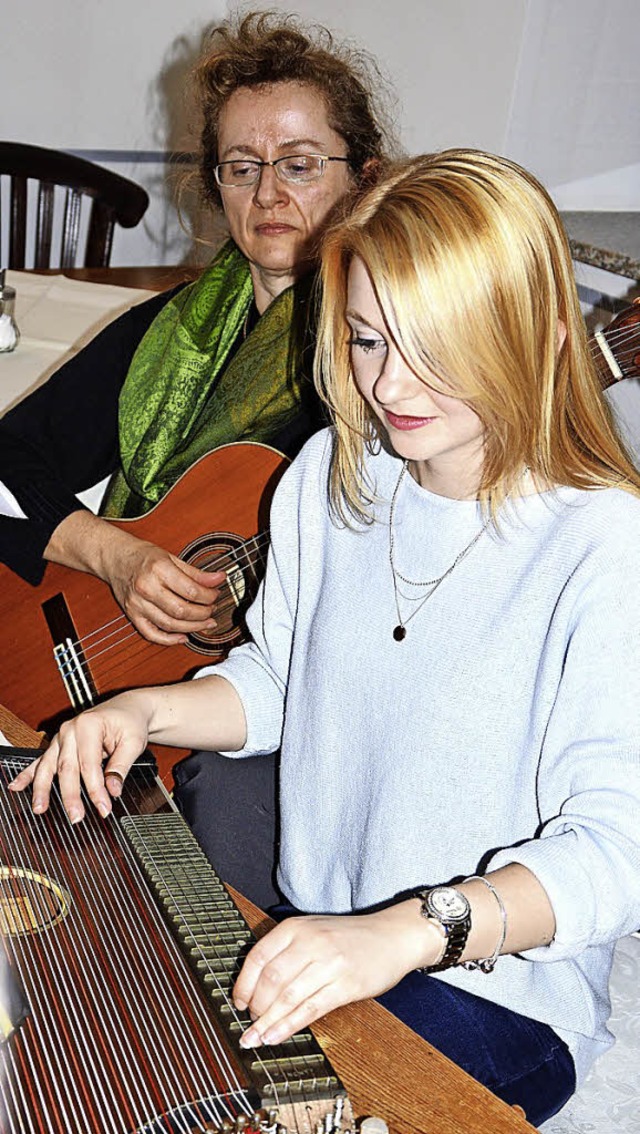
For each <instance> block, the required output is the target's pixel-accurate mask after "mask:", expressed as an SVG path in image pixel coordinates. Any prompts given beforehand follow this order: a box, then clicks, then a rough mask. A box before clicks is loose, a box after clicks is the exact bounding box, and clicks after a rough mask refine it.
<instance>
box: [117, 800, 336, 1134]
mask: <svg viewBox="0 0 640 1134" xmlns="http://www.w3.org/2000/svg"><path fill="white" fill-rule="evenodd" d="M127 786H128V785H127V781H126V780H125V788H127ZM133 790H134V789H133V785H132V786H131V794H133ZM121 803H122V804H123V807H125V808H126V804H125V803H124V802H123V799H122V797H121ZM126 814H127V816H128V818H129V819H130V820H131V823H132V825H134V826H136V814H132V813H131V812H130V811H129V810H128V809H126ZM120 838H122V836H120ZM138 838H139V839H140V840H141V842H142V843H143V845H144V846H145V850H146V853H147V854H149V855H150V860H151V861H153V865H154V869H155V870H156V871H157V873H158V874H159V875H160V876H161V877H162V878H163V881H164V882H165V884H166V883H167V878H166V874H165V873H163V870H164V866H163V864H162V863H158V862H157V860H155V859H154V856H153V854H152V853H151V848H150V847H149V844H148V843H147V842H146V839H145V836H144V832H141V831H140V830H139V829H138ZM175 883H176V879H175V877H174V878H173V879H172V884H173V885H174V887H175ZM167 888H168V890H169V892H170V893H171V894H173V895H174V896H175V895H176V894H177V893H178V891H179V892H180V896H181V898H182V899H183V902H184V905H185V906H186V908H187V910H188V912H189V913H191V914H193V915H194V920H195V922H196V923H197V918H198V913H197V910H196V909H195V907H194V906H193V899H192V896H191V891H188V892H187V891H185V890H184V888H183V887H181V886H180V887H178V889H175V888H174V889H173V890H172V889H171V888H170V886H168V887H167ZM176 907H177V912H178V914H179V916H180V918H181V921H182V925H183V929H184V931H185V933H186V934H187V935H190V926H189V922H188V921H187V919H186V917H185V915H184V913H183V912H182V910H180V908H179V905H178V902H177V899H176ZM194 944H195V946H196V948H197V949H198V951H199V956H200V962H199V968H204V969H207V970H208V973H209V977H210V981H211V983H213V984H215V986H216V988H217V990H218V992H219V994H220V996H221V998H222V999H224V1002H225V1005H226V1008H227V1011H228V1012H229V1014H230V1016H231V1017H232V1018H233V1020H234V1022H235V1024H236V1027H237V1029H238V1032H240V1031H243V1030H244V1029H245V1022H244V1021H243V1020H241V1018H240V1014H239V1013H238V1011H237V1009H236V1008H235V1005H234V1003H233V1000H232V999H230V998H229V996H228V994H227V991H226V989H225V988H224V987H223V986H222V985H221V983H220V981H219V979H218V977H217V975H216V974H215V972H214V971H213V969H212V967H211V965H210V963H209V961H208V959H207V957H206V955H205V954H204V953H203V952H202V950H201V947H200V945H199V943H198V942H194ZM210 945H213V951H214V955H215V958H216V959H218V960H220V959H221V957H222V954H221V953H220V952H219V950H218V946H217V945H216V944H215V943H214V942H210ZM249 1022H250V1021H247V1023H249ZM291 1039H292V1041H293V1043H294V1044H298V1045H299V1044H301V1043H302V1040H301V1039H300V1038H299V1037H297V1036H293V1037H291ZM252 1058H253V1059H254V1061H255V1062H256V1063H258V1064H259V1065H260V1066H261V1067H262V1071H263V1074H264V1075H265V1077H266V1078H267V1081H268V1082H269V1083H270V1084H271V1086H272V1089H273V1091H274V1096H275V1101H276V1104H277V1105H280V1100H279V1099H278V1088H277V1085H276V1083H275V1081H274V1079H273V1076H272V1075H271V1073H270V1071H269V1069H268V1067H267V1066H266V1063H265V1062H264V1061H265V1060H266V1059H267V1058H269V1059H270V1060H276V1059H277V1058H278V1053H277V1050H276V1049H275V1048H274V1047H273V1046H272V1045H265V1046H264V1047H262V1048H261V1049H260V1051H259V1052H258V1051H253V1052H252ZM298 1058H299V1059H302V1060H303V1061H305V1062H306V1061H307V1060H306V1057H305V1055H304V1052H302V1053H301V1055H299V1056H298ZM323 1078H324V1077H323ZM316 1084H317V1077H316V1078H314V1084H313V1087H314V1088H315V1086H316ZM285 1090H286V1091H287V1092H288V1095H289V1101H290V1102H291V1103H292V1104H293V1103H294V1102H295V1100H294V1098H293V1096H292V1094H291V1088H290V1087H289V1086H288V1084H287V1085H285ZM303 1093H304V1092H303ZM308 1101H309V1102H313V1101H315V1099H314V1098H313V1097H310V1098H309V1099H308ZM294 1117H295V1121H296V1126H297V1125H298V1119H297V1115H296V1114H295V1111H294Z"/></svg>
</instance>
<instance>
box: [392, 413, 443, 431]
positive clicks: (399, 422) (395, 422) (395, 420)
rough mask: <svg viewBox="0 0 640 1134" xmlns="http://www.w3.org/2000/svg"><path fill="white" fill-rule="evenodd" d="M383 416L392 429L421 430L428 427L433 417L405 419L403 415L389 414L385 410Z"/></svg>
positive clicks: (433, 419)
mask: <svg viewBox="0 0 640 1134" xmlns="http://www.w3.org/2000/svg"><path fill="white" fill-rule="evenodd" d="M385 416H386V418H387V421H388V422H389V425H390V426H391V427H392V428H393V429H402V430H410V429H421V428H422V426H423V425H430V424H431V422H432V421H435V420H436V419H435V417H407V416H405V415H404V414H398V413H391V412H390V410H385Z"/></svg>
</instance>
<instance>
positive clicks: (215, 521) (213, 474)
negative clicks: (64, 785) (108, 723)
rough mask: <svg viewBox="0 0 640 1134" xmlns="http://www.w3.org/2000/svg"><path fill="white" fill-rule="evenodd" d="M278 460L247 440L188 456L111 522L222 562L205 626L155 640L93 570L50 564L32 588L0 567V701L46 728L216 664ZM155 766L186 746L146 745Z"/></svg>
mask: <svg viewBox="0 0 640 1134" xmlns="http://www.w3.org/2000/svg"><path fill="white" fill-rule="evenodd" d="M287 463H288V462H287V460H286V458H285V457H283V456H282V455H281V454H280V453H278V452H276V450H275V449H270V448H268V447H267V446H265V445H258V444H254V443H252V442H246V443H245V442H242V443H238V444H234V445H224V446H222V447H221V448H219V449H216V450H214V452H212V453H209V454H207V456H205V457H202V458H201V459H200V460H199V461H197V462H196V463H195V464H194V465H192V467H191V468H190V469H189V470H188V471H187V472H186V473H185V474H184V476H183V477H181V478H180V480H178V481H177V482H176V484H175V485H174V486H173V488H172V489H171V491H170V492H169V493H168V494H167V496H165V497H164V499H163V500H162V501H161V502H160V503H159V504H158V505H156V507H155V508H153V509H152V511H150V512H148V513H147V514H146V515H144V516H142V517H140V518H139V519H134V520H111V521H109V522H110V523H114V524H116V525H117V526H118V527H122V528H125V529H126V530H127V531H129V532H131V533H132V534H133V535H135V536H138V537H139V538H140V539H145V540H149V541H151V542H152V543H155V544H158V545H159V546H160V547H164V548H166V549H167V550H168V551H171V552H173V553H174V554H175V555H178V556H180V558H181V559H183V560H185V561H186V562H188V563H192V564H194V566H196V567H200V568H203V569H204V570H211V571H214V570H224V571H225V573H226V582H225V583H224V584H223V586H222V588H221V590H220V597H219V600H218V604H217V607H216V614H215V617H216V619H217V622H218V625H217V626H216V628H215V629H214V630H212V631H207V632H206V633H202V634H201V633H199V634H193V635H191V636H190V637H189V640H188V643H187V644H186V645H176V646H159V645H156V644H154V643H152V642H147V641H146V639H144V638H142V637H141V636H140V634H138V632H137V631H136V630H135V629H134V627H133V626H132V624H131V623H130V622H129V620H128V618H127V617H126V615H124V614H123V612H122V610H121V609H120V607H119V606H118V604H117V603H116V601H115V599H114V597H113V595H112V593H111V590H110V589H109V587H108V586H107V585H106V584H105V583H103V582H102V581H101V580H100V579H97V578H95V577H94V576H93V575H87V574H84V573H83V572H81V571H75V570H73V569H71V568H69V567H60V566H58V565H57V564H49V565H48V567H47V570H46V573H45V576H44V579H43V581H42V582H41V583H40V585H39V586H38V587H36V588H34V587H32V586H30V585H29V584H28V583H25V582H24V581H23V580H22V579H20V578H18V576H17V575H15V574H14V573H13V572H12V571H10V570H9V569H8V568H7V567H3V566H0V642H1V643H2V657H1V658H0V700H1V701H2V702H3V703H4V704H6V705H9V706H10V707H11V709H12V711H13V712H14V713H16V714H17V715H18V716H19V717H20V718H21V719H22V720H23V721H25V722H26V723H27V724H29V725H31V727H32V728H35V729H42V730H44V731H45V732H47V733H48V734H49V735H52V734H53V732H55V731H56V729H57V727H58V726H59V725H60V723H61V721H62V720H64V719H65V717H70V716H74V715H75V714H76V713H78V712H80V711H81V710H82V709H86V708H89V707H90V706H91V705H94V704H96V702H97V701H98V700H100V699H101V698H103V697H105V696H107V695H110V694H113V693H116V692H118V691H119V690H122V689H132V688H136V687H139V686H142V685H159V684H163V683H166V682H171V681H178V680H180V679H181V678H183V677H187V676H189V675H190V674H191V673H193V672H194V671H195V670H196V669H198V668H199V667H200V666H202V665H206V664H207V663H209V662H216V661H220V659H221V658H223V657H225V656H226V654H227V653H228V652H229V650H230V649H231V647H232V646H233V645H235V644H236V643H237V642H239V641H240V640H241V639H242V637H243V635H244V614H245V611H246V609H247V607H248V605H249V604H250V602H251V601H252V599H253V598H254V596H255V593H256V591H257V588H258V584H259V582H260V579H261V578H262V575H263V572H264V566H265V560H266V553H267V546H268V535H267V527H268V520H269V508H270V505H271V499H272V496H273V493H274V491H275V487H276V485H277V483H278V481H279V479H280V477H281V476H282V473H283V472H284V470H285V468H286V466H287ZM153 751H154V754H155V756H156V758H157V760H158V767H159V770H160V774H161V776H162V778H163V779H164V780H165V782H168V779H169V776H170V769H171V767H172V766H173V764H175V763H176V761H177V760H179V759H180V758H181V757H182V756H184V755H186V754H187V753H186V750H181V749H178V748H165V747H162V746H160V745H154V746H153Z"/></svg>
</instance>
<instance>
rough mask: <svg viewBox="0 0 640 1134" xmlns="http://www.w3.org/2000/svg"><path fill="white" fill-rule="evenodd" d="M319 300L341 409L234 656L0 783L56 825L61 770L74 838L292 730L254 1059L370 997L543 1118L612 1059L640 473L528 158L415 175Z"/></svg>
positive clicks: (634, 792) (438, 160)
mask: <svg viewBox="0 0 640 1134" xmlns="http://www.w3.org/2000/svg"><path fill="white" fill-rule="evenodd" d="M323 282H324V296H325V298H324V303H323V310H322V314H321V319H320V341H319V352H318V385H319V388H320V390H321V391H322V393H323V395H324V397H325V398H326V401H327V403H328V405H329V406H330V409H331V412H332V415H333V420H334V425H333V428H332V429H330V430H326V431H325V432H324V433H321V434H318V435H317V436H316V437H315V438H313V439H312V440H311V441H310V442H309V443H308V444H307V446H306V447H305V449H304V450H303V452H302V454H301V455H300V456H299V457H298V459H297V460H296V461H295V462H294V464H293V466H292V467H291V469H290V470H289V472H288V474H287V475H286V477H285V479H284V481H283V483H282V485H281V487H280V489H279V491H278V494H277V497H276V500H275V503H274V507H273V513H272V548H271V554H270V562H269V566H268V570H267V575H266V580H265V583H264V586H263V589H262V591H261V593H260V596H259V598H258V600H257V601H256V603H255V605H254V607H253V609H252V611H251V614H250V628H251V631H252V634H253V642H252V643H250V644H248V645H245V646H242V647H240V648H239V649H238V650H236V651H234V652H233V654H232V655H231V657H230V658H229V659H228V661H227V662H226V663H224V664H223V665H221V666H218V667H217V669H216V671H215V673H213V672H212V671H209V672H206V671H205V672H204V675H203V677H202V680H199V681H196V682H193V683H191V684H190V685H182V686H177V687H173V688H164V689H159V690H158V689H148V690H142V691H136V692H134V693H128V694H124V695H122V696H121V697H118V698H116V699H115V700H113V701H112V702H110V703H109V704H108V705H106V706H104V707H101V708H98V709H95V710H92V711H91V712H90V713H88V714H85V715H83V716H82V717H80V718H78V719H77V720H76V721H75V722H74V723H72V724H70V725H67V726H65V728H64V730H63V731H62V732H61V733H60V736H59V737H58V738H57V739H56V740H55V741H54V742H53V744H52V745H51V747H50V749H49V750H48V752H47V753H46V754H45V755H44V756H43V757H42V758H41V759H40V760H39V761H38V762H36V764H34V765H33V766H32V768H31V769H29V770H27V771H26V772H25V773H22V775H21V776H20V777H19V778H18V779H17V781H16V783H15V786H16V787H17V788H24V787H25V786H26V785H27V783H29V782H31V781H33V801H34V808H35V810H38V811H41V810H44V809H45V808H46V806H47V802H48V794H49V788H50V784H51V781H52V778H53V776H54V775H55V774H56V772H57V774H58V776H59V779H60V786H61V791H62V794H63V798H64V800H65V803H66V807H67V810H68V812H69V815H70V816H71V818H72V819H74V820H78V819H80V818H81V817H82V814H83V804H82V801H81V798H80V778H81V776H82V777H83V779H84V782H85V785H86V788H87V791H88V794H89V796H90V798H91V799H92V800H93V802H94V804H95V805H96V806H97V807H98V808H99V809H100V811H101V812H102V813H103V814H107V813H108V812H109V810H110V806H111V802H110V801H111V795H114V794H117V793H118V791H119V786H120V782H121V781H120V779H119V778H118V777H117V776H110V774H109V773H110V772H114V771H115V772H118V773H119V774H120V776H123V775H125V774H126V772H127V770H128V768H129V766H130V764H131V762H132V760H133V758H134V757H135V756H136V755H137V754H138V753H139V752H140V751H141V749H142V748H143V747H144V745H145V743H146V741H147V738H149V737H151V738H153V739H155V740H159V741H162V742H164V743H176V744H187V745H190V746H194V747H207V746H208V747H210V748H219V749H224V750H226V751H227V752H228V754H229V755H232V756H247V755H250V754H260V753H266V752H270V751H272V750H274V749H275V748H277V747H278V746H279V745H281V748H282V764H281V848H280V863H279V874H278V879H279V884H280V887H281V889H282V892H283V893H284V894H285V896H286V898H287V901H288V903H289V905H288V908H287V909H288V912H289V913H298V914H300V913H303V914H304V915H306V916H296V917H287V918H286V919H285V920H284V921H282V922H281V924H279V925H278V926H277V927H276V928H275V929H274V930H273V931H272V932H271V933H270V934H269V935H268V936H267V937H266V938H264V939H263V940H262V941H261V942H260V943H259V944H258V945H256V946H255V947H254V949H253V950H252V951H251V952H250V953H249V955H248V957H247V959H246V961H245V964H244V967H243V969H242V972H241V973H240V976H239V978H238V981H237V984H236V988H235V994H234V995H235V999H236V1003H237V1004H238V1006H239V1007H245V1006H246V1007H248V1008H249V1009H250V1011H251V1013H252V1016H253V1023H252V1024H251V1026H250V1027H249V1029H248V1031H247V1032H246V1034H245V1036H244V1037H243V1042H244V1045H245V1046H247V1047H258V1046H260V1045H261V1044H264V1043H275V1042H278V1041H280V1040H282V1039H284V1038H285V1037H286V1036H288V1035H289V1034H291V1033H292V1032H294V1031H296V1030H298V1029H299V1028H301V1027H303V1026H304V1025H306V1024H307V1023H309V1022H310V1021H312V1020H314V1019H316V1018H317V1017H318V1016H320V1015H323V1014H324V1013H325V1012H327V1011H329V1010H330V1009H332V1008H334V1007H336V1006H337V1005H339V1004H343V1003H347V1002H349V1001H352V1000H356V999H359V998H362V997H367V996H379V997H380V999H381V1001H382V1003H383V1004H385V1005H386V1006H387V1007H388V1008H389V1009H390V1010H391V1011H392V1012H394V1013H396V1014H397V1015H398V1016H399V1017H400V1018H402V1019H403V1020H405V1022H406V1023H408V1024H409V1026H411V1027H412V1028H414V1029H415V1030H416V1031H417V1032H418V1033H419V1034H421V1035H423V1036H424V1037H425V1038H426V1039H428V1040H429V1041H430V1042H431V1043H433V1044H435V1045H436V1046H437V1047H439V1048H440V1049H441V1050H442V1051H444V1052H445V1053H446V1054H447V1055H449V1056H450V1057H451V1058H452V1059H454V1060H455V1061H456V1062H458V1063H459V1064H461V1065H462V1066H463V1067H465V1068H466V1070H467V1071H469V1072H470V1073H471V1074H472V1075H474V1076H475V1077H476V1078H478V1079H479V1080H480V1081H481V1082H483V1083H485V1084H486V1085H487V1086H488V1087H489V1088H490V1089H491V1090H493V1091H495V1093H496V1094H498V1095H500V1096H501V1097H502V1098H504V1099H505V1100H507V1101H508V1102H510V1103H519V1104H520V1105H521V1106H523V1107H524V1108H525V1111H526V1113H527V1116H528V1118H529V1120H530V1121H531V1122H533V1123H534V1124H536V1125H537V1124H538V1123H540V1122H542V1121H543V1120H544V1119H545V1118H547V1117H549V1116H550V1115H552V1114H554V1113H556V1112H557V1111H558V1109H559V1108H560V1107H561V1106H562V1105H563V1104H564V1102H565V1101H566V1099H567V1098H568V1097H569V1096H570V1094H571V1093H572V1091H573V1090H574V1088H575V1083H576V1081H579V1080H580V1079H581V1078H582V1077H583V1076H584V1075H585V1073H586V1071H587V1070H588V1068H589V1066H590V1065H591V1063H592V1061H593V1060H594V1058H595V1057H596V1056H597V1055H598V1054H599V1053H600V1052H602V1051H603V1050H605V1049H606V1047H607V1046H608V1045H609V1043H610V1042H611V1038H610V1036H609V1033H608V1031H607V1027H606V1022H607V1015H608V1011H609V1006H608V999H607V985H608V978H609V971H610V965H611V956H612V950H613V945H614V942H615V941H616V939H617V938H618V937H620V936H621V935H623V934H625V933H628V932H629V931H631V930H633V929H634V928H636V927H637V925H638V924H639V919H640V841H639V835H638V822H637V816H638V813H639V808H640V729H639V726H638V713H637V706H638V703H639V699H640V661H639V657H638V641H639V636H640V582H639V580H638V573H637V572H636V571H635V569H634V564H635V561H636V557H637V548H638V545H639V540H640V500H639V496H640V482H639V480H638V475H637V473H636V472H635V471H634V469H633V467H632V465H631V464H630V462H629V459H628V457H627V456H626V454H625V452H624V451H623V449H622V448H621V445H620V443H619V441H618V439H617V437H616V435H615V432H614V430H613V428H612V425H611V422H610V421H609V419H608V417H607V416H606V411H605V410H604V409H603V406H602V401H601V398H600V396H599V393H598V386H597V382H596V379H595V376H594V374H593V373H592V369H591V364H590V360H589V354H588V351H587V345H586V337H585V330H584V326H583V321H582V318H581V315H580V310H579V307H578V301H577V298H576V293H575V287H574V283H573V277H572V271H571V261H570V254H569V249H568V246H567V241H566V238H565V236H564V233H563V231H562V227H561V224H560V221H559V219H558V216H557V213H556V210H555V208H554V207H553V205H552V203H551V201H550V199H549V198H548V196H547V194H546V193H545V191H544V190H543V188H542V187H541V186H540V185H539V184H538V183H537V182H536V181H535V179H534V178H532V177H531V176H530V175H529V174H527V173H526V172H525V171H524V170H522V169H520V168H519V167H517V166H515V165H514V164H512V163H510V162H508V161H506V160H504V159H501V158H497V157H493V156H491V155H488V154H484V153H478V152H474V151H464V150H454V151H449V152H446V153H443V154H440V155H433V156H430V157H424V158H418V159H415V160H414V161H412V162H410V163H408V164H406V165H403V166H402V167H400V168H398V169H396V170H395V171H393V172H392V173H391V174H389V175H388V176H387V177H386V178H385V180H384V181H383V182H382V184H380V185H379V186H378V187H376V188H375V189H373V190H371V191H370V192H369V194H368V195H367V196H366V198H365V199H364V200H363V201H362V203H361V204H360V205H359V206H358V207H357V208H356V211H355V212H354V214H353V215H352V216H351V217H350V219H348V220H346V221H345V222H344V223H342V224H341V225H340V226H339V227H338V228H336V229H335V230H334V231H333V233H332V234H331V235H330V237H329V239H328V242H327V244H326V248H325V253H324V258H323ZM105 752H106V753H107V754H108V755H109V757H110V758H109V762H108V764H107V766H106V773H105V776H103V773H102V771H101V760H102V757H103V754H104V753H105ZM286 912H287V911H285V913H286Z"/></svg>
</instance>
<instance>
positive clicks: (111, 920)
mask: <svg viewBox="0 0 640 1134" xmlns="http://www.w3.org/2000/svg"><path fill="white" fill-rule="evenodd" d="M74 835H75V837H76V839H77V832H74ZM48 865H49V873H51V864H50V863H49V864H48ZM58 872H59V870H58ZM53 873H56V868H53ZM92 877H94V875H92ZM117 913H119V914H120V917H119V922H121V920H123V919H121V913H123V911H121V909H117ZM110 923H111V924H113V923H115V924H118V921H113V919H112V917H111V919H110ZM110 951H111V953H112V951H113V950H110ZM115 956H117V953H115ZM92 968H93V966H90V970H89V971H92ZM111 1007H112V1008H113V1001H112V999H111ZM113 1018H116V1019H117V1018H118V1017H117V1010H116V1012H113V1010H111V1012H110V1013H109V1019H110V1021H112V1019H113ZM130 1055H132V1052H130V1050H129V1061H130ZM134 1065H135V1064H134ZM160 1066H161V1065H160ZM120 1070H121V1068H120ZM123 1078H126V1076H124V1075H123ZM145 1109H149V1108H148V1107H146V1108H145ZM153 1109H154V1110H157V1108H155V1107H154V1108H153ZM140 1119H141V1122H140V1123H138V1124H137V1125H141V1123H142V1122H143V1120H144V1119H143V1116H142V1114H140ZM186 1129H191V1127H186Z"/></svg>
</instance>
